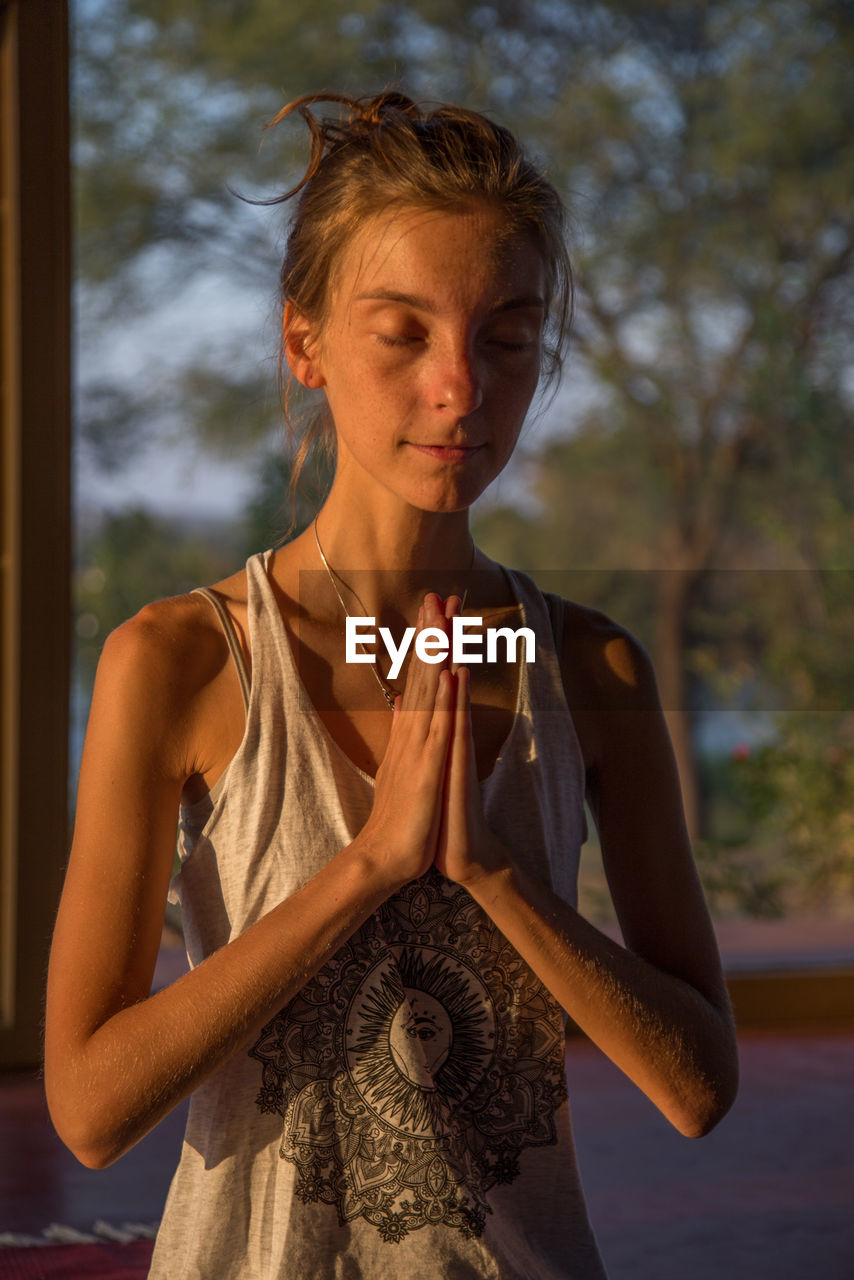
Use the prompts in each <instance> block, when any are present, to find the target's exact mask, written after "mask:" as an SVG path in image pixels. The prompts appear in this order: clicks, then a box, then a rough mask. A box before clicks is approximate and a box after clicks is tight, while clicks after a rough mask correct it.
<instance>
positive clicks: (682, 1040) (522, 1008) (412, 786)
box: [46, 94, 736, 1280]
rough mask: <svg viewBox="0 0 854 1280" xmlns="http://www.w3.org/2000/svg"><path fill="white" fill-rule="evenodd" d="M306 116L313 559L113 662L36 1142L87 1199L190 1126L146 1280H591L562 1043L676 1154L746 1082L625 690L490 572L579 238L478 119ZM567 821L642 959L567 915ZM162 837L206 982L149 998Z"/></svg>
mask: <svg viewBox="0 0 854 1280" xmlns="http://www.w3.org/2000/svg"><path fill="white" fill-rule="evenodd" d="M324 100H326V98H325V96H324V95H317V96H316V97H309V98H305V99H300V100H298V101H297V102H295V103H292V104H291V105H290V106H289V107H286V108H285V109H284V111H283V112H282V113H281V116H286V115H288V114H289V113H290V112H292V111H294V110H295V109H299V110H300V112H301V113H302V114H303V116H304V118H305V119H306V121H307V122H308V124H309V126H310V129H311V136H312V156H311V162H310V165H309V169H308V172H307V174H306V176H305V178H304V179H303V182H302V183H301V184H300V187H299V188H298V190H299V191H300V196H299V201H298V205H297V208H296V211H295V214H294V218H293V223H292V226H291V230H290V236H289V241H288V248H287V254H286V258H285V262H284V266H283V270H282V305H283V343H284V347H283V352H284V358H285V360H286V363H287V366H288V368H289V370H290V376H291V377H292V378H295V379H296V380H297V381H298V382H299V383H301V384H302V385H303V386H304V387H307V388H311V389H316V390H318V391H321V392H322V394H323V396H324V397H325V402H326V405H327V407H328V415H327V417H326V420H325V425H323V426H322V428H321V429H322V430H325V431H326V432H327V433H331V435H332V439H333V440H334V447H335V457H336V469H335V478H334V482H333V484H332V488H331V491H330V493H329V496H328V498H327V499H326V501H325V503H324V504H323V507H322V509H321V510H320V512H319V514H318V516H317V519H316V520H315V521H314V522H313V524H312V525H311V526H310V527H309V528H308V529H307V530H306V531H305V532H304V533H303V534H301V535H300V536H299V537H297V538H295V539H294V540H293V541H291V542H289V543H287V544H286V545H285V546H282V547H280V548H278V549H277V550H275V551H270V552H266V553H264V554H263V555H259V556H254V557H253V558H252V559H251V560H250V561H249V563H248V565H247V567H246V569H245V571H243V572H241V573H238V574H236V575H235V576H234V577H233V578H230V579H228V580H227V581H225V582H221V583H219V584H218V586H217V588H216V590H215V592H212V593H209V594H208V595H207V596H206V597H205V596H204V595H200V594H192V595H190V596H186V597H179V598H177V599H173V600H165V601H161V602H159V603H157V604H153V605H150V606H148V607H147V608H146V609H144V610H143V611H142V612H141V613H140V614H139V615H138V616H137V617H135V618H133V619H131V621H129V622H127V623H125V625H124V626H122V627H120V628H119V629H118V631H116V632H115V633H114V634H113V635H112V636H111V637H110V638H109V640H108V641H107V644H106V646H105V648H104V653H103V657H102V660H101V663H100V667H99V671H98V678H97V683H96V689H95V694H94V699H93V703H92V710H91V715H90V721H89V728H88V734H87V741H86V748H85V753H84V759H83V767H82V771H81V778H80V792H79V801H78V810H77V825H76V831H75V837H74V846H73V850H72V855H71V860H70V864H69V868H68V876H67V881H66V886H65V890H64V893H63V898H62V905H61V908H60V913H59V918H58V921H57V926H56V935H55V940H54V948H53V955H52V960H51V969H50V979H49V993H48V1021H47V1045H46V1083H47V1090H48V1097H49V1101H50V1106H51V1111H52V1115H53V1118H54V1121H55V1123H56V1127H57V1129H58V1131H59V1133H60V1134H61V1136H62V1137H63V1139H64V1140H65V1141H66V1142H67V1143H68V1145H69V1146H70V1147H71V1149H72V1150H73V1151H74V1152H75V1153H76V1154H77V1155H78V1156H79V1158H80V1159H81V1160H82V1161H83V1162H84V1163H86V1164H88V1165H90V1166H92V1167H95V1168H99V1167H102V1166H104V1165H107V1164H109V1163H110V1162H111V1161H113V1160H115V1159H117V1158H118V1157H119V1156H120V1155H121V1154H122V1153H123V1152H124V1151H126V1150H127V1149H128V1148H129V1147H130V1146H132V1145H133V1144H134V1143H135V1142H136V1141H137V1140H138V1139H139V1138H141V1137H142V1136H143V1134H145V1133H146V1132H147V1131H148V1130H149V1129H150V1128H151V1127H152V1126H153V1125H155V1124H156V1123H157V1121H158V1120H159V1119H160V1118H161V1117H162V1116H163V1115H165V1114H166V1113H167V1112H168V1111H169V1110H170V1108H172V1107H174V1106H175V1105H176V1103H178V1102H179V1101H180V1100H181V1099H182V1098H184V1097H186V1096H187V1095H188V1094H190V1093H192V1094H193V1097H192V1101H191V1108H190V1118H189V1122H188V1128H187V1135H186V1140H185V1144H184V1150H183V1155H182V1159H181V1164H180V1167H179V1169H178V1172H177V1174H176V1176H175V1179H174V1182H173V1185H172V1190H171V1192H170V1196H169V1200H168V1203H167V1207H166V1212H165V1217H164V1221H163V1224H162V1227H161V1231H160V1235H159V1237H158V1242H157V1245H156V1248H155V1253H154V1261H153V1266H152V1273H151V1274H152V1275H154V1276H158V1277H170V1278H171V1277H176V1276H180V1277H182V1278H183V1277H196V1276H198V1277H208V1278H210V1280H227V1278H229V1277H247V1278H248V1277H253V1278H259V1280H260V1278H266V1277H283V1276H288V1277H299V1278H300V1280H312V1278H314V1277H316V1278H317V1280H321V1278H323V1280H327V1278H329V1277H365V1278H366V1280H367V1278H369V1277H380V1276H412V1275H420V1276H422V1277H424V1278H425V1280H430V1278H436V1280H438V1278H439V1277H442V1278H447V1280H461V1278H462V1277H466V1278H468V1277H485V1276H495V1277H525V1278H526V1280H530V1278H531V1277H543V1278H545V1277H550V1278H551V1277H562V1278H566V1280H568V1278H569V1277H573V1278H578V1280H591V1278H592V1277H601V1276H602V1275H603V1274H604V1272H603V1268H602V1264H601V1261H600V1259H599V1255H598V1252H597V1249H596V1245H595V1241H594V1238H593V1234H592V1231H591V1228H590V1225H589V1223H588V1219H587V1214H586V1210H585V1206H584V1200H583V1196H582V1192H581V1187H580V1183H579V1179H578V1173H577V1170H576V1165H575V1157H574V1150H573V1142H572V1131H571V1127H570V1118H569V1110H568V1104H567V1100H566V1086H565V1081H564V1067H563V1062H564V1024H565V1020H566V1019H565V1014H569V1015H570V1016H571V1017H572V1018H573V1019H574V1021H575V1022H576V1023H577V1024H578V1025H579V1026H580V1027H581V1028H582V1029H583V1030H584V1031H585V1032H586V1033H587V1034H588V1035H589V1036H590V1037H591V1038H592V1039H593V1040H594V1041H595V1042H596V1043H597V1044H598V1045H600V1046H601V1048H602V1049H603V1050H604V1051H605V1053H607V1054H608V1056H609V1057H611V1058H612V1059H613V1060H614V1061H615V1062H616V1063H617V1064H618V1065H619V1066H620V1067H621V1068H622V1069H623V1070H624V1071H625V1072H626V1073H627V1075H629V1076H630V1077H631V1078H632V1079H633V1080H634V1081H635V1082H636V1083H637V1084H638V1085H639V1087H640V1088H641V1089H643V1091H644V1092H645V1093H646V1094H647V1095H648V1096H649V1097H650V1098H651V1099H652V1100H653V1102H654V1103H655V1104H656V1105H657V1106H658V1107H659V1108H660V1109H661V1111H662V1112H663V1113H664V1115H665V1116H666V1117H667V1118H668V1119H669V1120H670V1121H671V1122H672V1123H673V1124H674V1125H675V1126H676V1127H677V1128H678V1129H679V1130H680V1131H681V1132H682V1133H685V1134H686V1135H689V1136H698V1135H701V1134H703V1133H705V1132H706V1131H707V1130H708V1129H710V1128H711V1127H712V1126H713V1125H714V1124H715V1123H716V1122H717V1121H718V1120H719V1119H720V1117H721V1116H722V1115H723V1114H724V1113H725V1112H726V1110H727V1108H728V1107H729V1105H730V1103H731V1102H732V1099H733V1096H734V1092H735V1087H736V1053H735V1044H734V1035H733V1027H732V1021H731V1015H730V1010H729V1005H728V1001H727V996H726V990H725V987H724V983H723V980H722V977H721V971H720V965H719V960H718V956H717V951H716V947H715V942H714V937H713V934H712V930H711V927H710V924H709V919H708V915H707V912H706V908H705V904H704V901H703V897H702V893H701V890H700V887H699V884H698V880H697V877H696V874H695V871H694V867H693V863H692V859H691V853H690V849H689V846H688V841H687V838H686V833H685V826H684V822H683V818H682V812H681V806H680V799H679V786H678V781H677V776H676V771H675V768H674V763H673V757H672V753H671V750H670V745H669V742H668V738H667V733H666V729H665V727H664V722H663V717H662V714H661V710H660V707H659V705H658V700H657V696H656V693H655V686H654V679H653V675H652V672H651V670H650V666H649V663H648V661H647V659H646V657H645V655H644V653H643V651H642V650H641V649H640V648H639V646H638V645H637V643H636V642H635V641H634V640H633V639H632V638H631V636H629V635H627V634H626V633H625V632H624V631H623V630H621V629H620V628H619V627H617V626H615V625H614V624H612V623H611V622H609V621H608V620H607V619H605V618H603V617H602V616H601V615H598V614H593V613H591V612H589V611H587V610H585V609H583V608H580V607H578V606H575V605H571V604H568V603H566V602H564V601H560V600H558V599H556V598H548V599H547V598H546V597H544V596H543V595H542V594H541V593H540V591H539V590H538V589H537V588H536V586H535V585H534V583H533V582H532V581H531V580H530V579H529V578H527V577H525V576H524V575H522V574H519V573H515V572H512V571H510V570H508V569H505V568H503V567H502V566H500V565H498V564H496V563H494V562H493V561H491V560H490V559H489V558H488V557H487V556H486V555H484V554H483V552H481V551H480V550H478V549H477V548H476V547H475V546H474V544H473V542H472V539H471V535H470V533H469V527H468V509H469V507H470V505H471V503H472V502H473V501H474V500H475V499H476V498H477V497H478V496H479V495H480V494H481V493H483V491H484V489H485V488H486V487H487V485H488V484H489V483H490V482H491V481H492V480H493V479H494V478H495V477H496V476H497V475H498V474H499V472H500V471H501V470H502V468H503V467H504V465H505V464H506V462H507V460H508V458H509V457H510V455H511V454H512V452H513V448H514V445H515V443H516V439H517V437H518V434H519V431H520V428H521V426H522V423H523V420H524V418H525V414H526V411H527V409H528V406H529V404H530V401H531V399H532V396H533V395H534V393H535V391H536V389H537V386H538V383H539V381H540V379H541V378H542V377H543V375H544V374H546V375H547V374H548V373H549V371H550V370H553V369H554V368H555V367H556V363H557V361H558V358H559V351H560V344H561V341H562V339H563V336H564V331H565V329H566V326H567V321H568V316H569V310H570V301H571V277H570V272H569V264H568V261H567V258H566V250H565V248H564V240H563V214H562V211H561V206H560V201H559V199H558V197H557V195H556V193H555V191H554V189H553V188H552V186H551V185H550V184H549V183H548V181H547V180H546V179H545V178H544V177H543V176H542V174H540V173H539V172H538V171H537V170H536V169H535V168H534V167H533V166H532V165H531V164H530V163H529V162H528V161H527V160H526V159H525V157H524V156H523V155H522V153H521V152H520V150H519V147H518V145H517V143H516V141H515V140H514V139H513V137H512V136H511V135H510V134H509V133H508V132H506V131H505V130H504V129H501V128H499V127H497V126H495V125H494V124H492V123H490V122H489V121H488V120H486V119H485V118H484V117H482V116H480V115H477V114H475V113H473V112H469V111H465V110H461V109H458V108H455V107H449V106H441V107H438V108H435V109H433V110H431V111H424V110H422V109H421V108H419V107H418V106H416V105H415V104H414V103H412V102H411V101H410V100H409V99H407V98H405V97H403V96H402V95H398V94H384V95H381V96H379V97H376V98H371V99H364V100H359V101H354V100H351V99H348V98H335V99H333V100H334V101H335V102H337V103H339V104H340V105H341V106H343V111H342V112H341V118H340V119H337V118H336V119H335V120H323V121H321V120H318V119H316V118H315V117H314V116H313V115H312V114H311V112H310V111H309V108H310V107H311V106H312V105H314V104H316V103H317V102H320V101H324ZM280 118H281V117H280ZM291 194H294V193H291ZM603 483H607V478H603ZM461 612H462V613H463V614H464V615H465V616H466V617H468V618H479V619H482V625H483V627H485V628H487V629H488V628H491V629H493V631H495V630H496V629H498V628H505V629H506V630H509V631H518V630H519V628H521V627H526V628H528V629H529V630H530V631H531V632H533V633H534V635H535V637H536V645H535V654H534V660H533V661H526V660H524V659H525V658H526V657H527V656H528V655H527V654H526V653H525V652H524V645H523V644H522V639H523V636H522V634H521V632H520V636H519V643H518V644H517V646H516V650H515V661H511V660H510V658H511V656H512V655H511V653H510V648H509V645H506V644H505V645H504V646H503V647H502V644H501V643H499V644H498V645H497V653H496V654H493V655H492V661H488V662H480V663H478V662H477V661H473V662H470V663H468V664H465V665H460V664H457V663H454V661H453V660H452V654H450V653H449V654H448V655H447V656H443V651H444V649H445V648H448V647H449V646H450V641H451V640H452V639H453V632H454V629H455V627H457V628H459V627H460V624H458V623H455V618H456V616H457V615H458V614H460V613H461ZM357 618H358V619H362V621H361V622H359V623H356V622H355V621H354V619H357ZM365 619H372V620H373V622H372V623H371V624H370V625H369V624H368V623H366V622H365V621H364V620H365ZM356 626H358V627H359V628H360V629H361V631H362V633H363V634H368V635H372V636H373V637H374V638H373V639H372V640H371V641H370V642H368V643H362V644H361V645H358V644H352V643H351V646H350V648H349V651H348V638H349V639H350V641H352V638H353V628H354V627H356ZM474 627H475V624H469V626H468V627H466V630H467V631H468V634H469V643H468V652H469V653H470V654H471V655H472V656H473V657H475V658H476V657H478V656H480V654H481V652H482V651H478V650H477V647H476V644H475V643H474V641H475V640H476V638H477V636H476V632H475V631H474ZM380 628H385V629H386V637H385V638H386V640H387V644H386V645H385V647H384V645H383V643H382V642H381V641H382V638H383V637H382V633H381V632H380V630H379V629H380ZM411 628H414V629H415V631H416V632H417V633H419V635H420V633H421V632H424V631H425V630H426V631H427V632H428V634H427V635H426V636H423V637H421V639H420V641H419V649H418V651H416V647H415V645H414V644H413V643H412V636H413V632H412V631H411V630H410V629H411ZM407 636H408V637H409V647H408V649H406V653H405V660H404V661H403V664H402V666H401V667H400V670H399V672H396V674H395V676H394V678H392V675H391V670H392V666H393V664H392V662H391V660H390V656H389V655H391V657H394V656H395V655H396V654H402V653H403V652H404V641H405V639H406V637H407ZM499 639H502V638H499ZM503 639H505V640H506V637H504V638H503ZM428 642H429V643H428ZM387 650H388V652H387ZM348 653H349V658H350V660H349V661H348V660H347V657H348ZM370 658H373V659H374V661H370V660H369V659H370ZM358 659H361V660H358ZM436 659H438V661H437V660H436ZM585 796H586V798H587V800H588V802H589V804H590V806H591V809H592V811H593V813H594V815H595V818H596V822H597V825H598V828H599V834H600V838H601V843H602V850H603V856H604V859H605V865H606V868H607V872H608V878H609V883H610V885H611V889H612V893H613V897H614V902H615V906H616V910H617V914H618V916H619V920H620V924H621V926H622V931H623V935H624V938H625V943H626V945H625V946H624V947H623V946H619V945H618V944H616V943H615V942H612V941H611V940H610V939H609V938H607V937H606V936H605V935H603V934H602V933H601V932H599V930H597V929H596V928H594V927H593V926H592V925H591V924H589V923H588V922H587V921H586V920H584V919H583V918H582V917H581V916H580V915H579V914H578V913H577V911H576V909H575V882H576V872H577V866H578V857H579V849H580V846H581V843H582V842H583V839H584V817H583V803H584V799H585ZM179 807H180V835H179V849H180V853H181V858H182V867H181V871H180V874H179V875H178V876H177V878H176V884H175V886H174V891H175V893H176V895H177V896H178V898H180V901H181V904H182V908H183V914H184V924H185V931H186V937H187V945H188V951H189V956H190V960H191V962H192V966H193V967H192V969H191V971H190V972H189V973H188V974H187V975H185V976H184V977H183V978H181V979H180V980H179V981H178V982H176V983H174V984H173V985H172V986H170V987H168V988H167V989H165V990H163V991H160V992H158V993H157V994H156V995H153V996H152V995H150V994H149V992H150V986H151V978H152V972H153V969H154V963H155V957H156V954H157V948H158V941H159V937H160V928H161V921H162V915H163V904H164V900H165V898H166V895H167V890H168V888H169V879H170V873H171V869H172V860H173V850H174V833H175V821H176V815H177V814H178V813H179Z"/></svg>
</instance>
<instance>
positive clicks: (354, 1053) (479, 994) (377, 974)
mask: <svg viewBox="0 0 854 1280" xmlns="http://www.w3.org/2000/svg"><path fill="white" fill-rule="evenodd" d="M494 1048H495V1018H494V1014H493V1010H492V1001H491V1000H490V998H489V993H488V991H487V990H486V987H485V986H484V985H483V983H482V982H481V981H480V979H479V978H478V976H477V974H476V973H475V972H474V970H473V969H471V968H470V967H469V966H468V965H466V964H463V963H461V961H460V960H459V959H457V958H456V957H454V956H449V955H447V954H445V953H444V952H442V951H439V950H435V949H432V948H429V947H419V948H417V949H414V948H411V947H391V948H389V952H388V953H387V954H386V955H385V956H383V958H382V959H381V960H380V961H379V963H378V964H376V965H375V966H374V968H373V969H371V971H370V972H369V973H368V974H367V975H366V977H365V979H364V981H363V982H362V984H361V985H360V986H359V988H358V990H357V991H356V992H355V994H354V996H353V999H352V1000H351V1002H350V1007H349V1009H348V1013H347V1021H346V1026H345V1053H346V1059H347V1066H348V1069H349V1071H350V1075H351V1078H352V1080H353V1083H354V1085H355V1087H356V1089H357V1090H358V1092H359V1094H360V1095H361V1097H362V1098H363V1099H364V1101H365V1102H366V1103H367V1104H368V1106H369V1107H370V1108H371V1110H372V1111H375V1112H376V1113H377V1115H378V1116H381V1117H382V1119H383V1120H384V1121H385V1123H386V1124H391V1125H393V1126H394V1127H395V1128H398V1129H401V1130H403V1131H404V1132H405V1133H408V1134H412V1135H413V1136H425V1135H427V1134H430V1133H433V1134H435V1133H437V1131H438V1132H442V1131H443V1130H444V1129H445V1117H446V1115H447V1112H448V1109H449V1107H454V1106H458V1105H459V1104H460V1103H461V1102H462V1101H463V1099H464V1098H465V1097H466V1096H467V1095H468V1094H469V1093H470V1092H471V1090H472V1089H473V1088H474V1086H475V1085H476V1084H477V1082H478V1080H479V1079H480V1078H481V1076H482V1075H483V1073H484V1071H485V1070H486V1068H487V1066H488V1064H489V1061H490V1059H491V1057H492V1054H493V1051H494Z"/></svg>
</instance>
